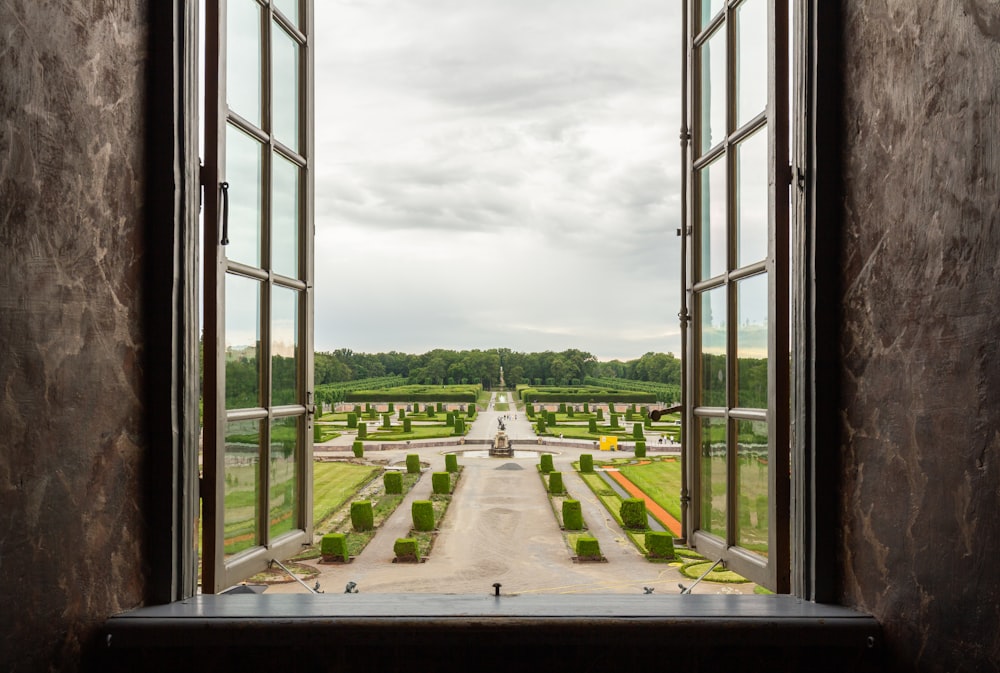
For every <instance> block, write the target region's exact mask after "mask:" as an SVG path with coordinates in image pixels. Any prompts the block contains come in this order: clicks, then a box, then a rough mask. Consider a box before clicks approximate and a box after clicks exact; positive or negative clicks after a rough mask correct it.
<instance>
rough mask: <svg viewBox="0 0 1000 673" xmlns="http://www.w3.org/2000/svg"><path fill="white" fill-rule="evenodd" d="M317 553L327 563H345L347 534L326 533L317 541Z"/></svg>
mask: <svg viewBox="0 0 1000 673" xmlns="http://www.w3.org/2000/svg"><path fill="white" fill-rule="evenodd" d="M319 553H320V554H322V556H323V560H324V561H326V562H328V563H329V562H331V561H339V562H341V563H347V536H346V535H344V534H343V533H327V534H326V535H324V536H323V539H322V540H321V541H320V543H319Z"/></svg>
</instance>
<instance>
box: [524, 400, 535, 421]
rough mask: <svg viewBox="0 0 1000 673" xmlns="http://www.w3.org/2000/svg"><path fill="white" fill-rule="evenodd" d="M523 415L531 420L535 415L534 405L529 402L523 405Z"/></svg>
mask: <svg viewBox="0 0 1000 673" xmlns="http://www.w3.org/2000/svg"><path fill="white" fill-rule="evenodd" d="M524 413H525V414H526V415H527V416H528V418H533V417H534V415H535V405H534V404H532V403H531V402H528V403H527V404H525V405H524Z"/></svg>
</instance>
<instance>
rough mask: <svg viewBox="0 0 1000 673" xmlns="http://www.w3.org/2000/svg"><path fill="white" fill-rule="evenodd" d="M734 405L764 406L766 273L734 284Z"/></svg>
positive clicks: (765, 375) (765, 390)
mask: <svg viewBox="0 0 1000 673" xmlns="http://www.w3.org/2000/svg"><path fill="white" fill-rule="evenodd" d="M736 302H737V305H736V311H737V328H736V376H737V379H736V380H737V386H736V405H735V406H739V407H744V408H748V409H767V274H760V275H759V276H751V277H750V278H746V279H744V280H741V281H739V283H737V285H736Z"/></svg>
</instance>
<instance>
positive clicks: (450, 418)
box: [444, 411, 455, 428]
mask: <svg viewBox="0 0 1000 673" xmlns="http://www.w3.org/2000/svg"><path fill="white" fill-rule="evenodd" d="M444 424H445V425H446V426H448V427H449V428H452V427H454V426H455V412H453V411H449V412H448V413H447V415H445V417H444Z"/></svg>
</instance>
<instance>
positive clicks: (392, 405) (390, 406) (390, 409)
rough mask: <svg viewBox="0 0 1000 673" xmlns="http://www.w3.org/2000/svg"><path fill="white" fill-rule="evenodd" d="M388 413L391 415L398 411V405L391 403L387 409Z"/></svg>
mask: <svg viewBox="0 0 1000 673" xmlns="http://www.w3.org/2000/svg"><path fill="white" fill-rule="evenodd" d="M386 411H388V412H389V413H390V414H391V413H394V412H395V411H396V404H395V403H394V402H389V406H387V407H386Z"/></svg>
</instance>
